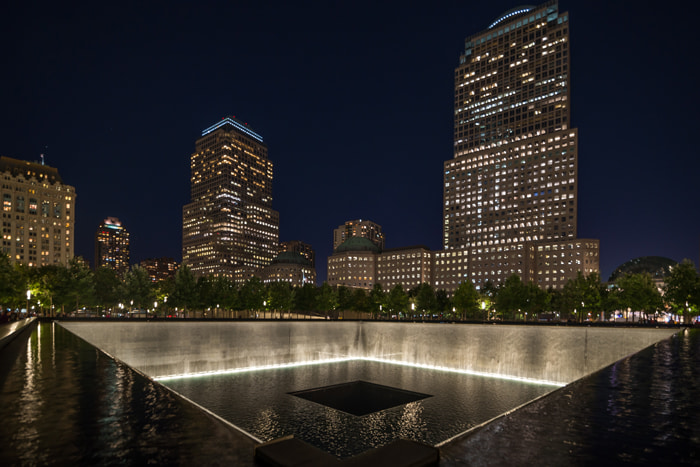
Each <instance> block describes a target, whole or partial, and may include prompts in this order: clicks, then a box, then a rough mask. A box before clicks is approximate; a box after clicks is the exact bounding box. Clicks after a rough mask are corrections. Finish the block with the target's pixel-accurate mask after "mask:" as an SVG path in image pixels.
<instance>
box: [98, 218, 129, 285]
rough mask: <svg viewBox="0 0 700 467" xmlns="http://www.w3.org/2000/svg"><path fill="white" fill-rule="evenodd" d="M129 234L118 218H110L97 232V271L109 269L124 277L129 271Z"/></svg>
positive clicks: (103, 222)
mask: <svg viewBox="0 0 700 467" xmlns="http://www.w3.org/2000/svg"><path fill="white" fill-rule="evenodd" d="M129 259H130V239H129V232H128V231H127V230H126V228H125V227H124V226H123V225H122V223H121V222H120V221H119V219H117V218H116V217H108V218H107V219H105V220H104V221H102V223H101V224H100V226H99V227H98V228H97V231H96V232H95V269H98V268H109V269H113V270H115V271H117V273H118V274H120V275H122V276H123V275H124V274H126V273H127V272H128V271H129Z"/></svg>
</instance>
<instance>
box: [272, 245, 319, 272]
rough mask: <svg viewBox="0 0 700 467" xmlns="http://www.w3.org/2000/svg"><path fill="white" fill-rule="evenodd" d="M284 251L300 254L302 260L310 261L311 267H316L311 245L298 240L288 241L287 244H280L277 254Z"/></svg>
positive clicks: (314, 254)
mask: <svg viewBox="0 0 700 467" xmlns="http://www.w3.org/2000/svg"><path fill="white" fill-rule="evenodd" d="M285 251H292V252H295V253H299V254H301V255H302V256H303V257H304V258H306V259H308V260H309V261H311V266H312V267H314V268H315V267H316V253H314V249H313V248H311V245H309V244H308V243H304V242H302V241H300V240H290V241H287V242H281V243H280V247H279V250H278V252H279V253H283V252H285Z"/></svg>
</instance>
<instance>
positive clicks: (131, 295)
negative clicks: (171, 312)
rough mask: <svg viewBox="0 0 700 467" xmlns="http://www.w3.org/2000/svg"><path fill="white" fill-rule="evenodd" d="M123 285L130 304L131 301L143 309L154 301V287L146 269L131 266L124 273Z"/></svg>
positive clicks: (147, 307)
mask: <svg viewBox="0 0 700 467" xmlns="http://www.w3.org/2000/svg"><path fill="white" fill-rule="evenodd" d="M124 285H125V289H126V298H127V299H128V300H129V303H130V304H131V303H132V302H133V304H134V305H135V306H136V307H137V308H139V309H141V310H144V309H149V308H150V307H151V306H152V305H153V304H154V303H155V299H156V295H155V288H154V287H153V283H152V282H151V278H150V276H149V275H148V271H146V270H145V269H144V268H142V267H141V266H133V267H132V268H131V270H130V271H129V272H128V273H126V278H125V280H124Z"/></svg>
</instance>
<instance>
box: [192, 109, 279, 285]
mask: <svg viewBox="0 0 700 467" xmlns="http://www.w3.org/2000/svg"><path fill="white" fill-rule="evenodd" d="M190 169H191V176H190V188H191V195H190V203H189V204H187V205H185V206H184V208H183V239H182V261H183V263H184V264H187V265H188V266H189V267H190V269H191V270H192V272H193V273H194V274H195V275H197V276H207V275H214V276H225V277H229V278H231V279H233V280H234V281H236V282H239V283H240V282H242V281H245V280H246V279H247V278H249V277H251V276H252V275H253V273H254V272H255V271H258V270H259V269H261V268H263V267H265V266H267V265H269V264H270V263H271V262H272V259H273V258H274V257H275V256H276V255H277V248H278V245H279V214H278V213H277V211H275V210H273V209H272V178H273V175H272V162H271V161H270V160H269V159H268V157H267V146H266V145H265V143H264V142H263V138H262V136H260V135H259V134H258V133H256V132H254V131H253V130H251V129H250V128H249V127H248V125H247V124H246V123H243V122H241V121H240V120H237V119H236V118H234V117H227V118H224V119H222V120H221V121H220V122H218V123H216V124H214V125H212V126H210V127H209V128H207V129H206V130H204V131H202V136H201V138H199V139H198V140H197V141H196V143H195V152H194V153H193V154H192V156H191V161H190Z"/></svg>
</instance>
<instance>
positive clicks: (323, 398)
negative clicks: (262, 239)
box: [288, 381, 431, 416]
mask: <svg viewBox="0 0 700 467" xmlns="http://www.w3.org/2000/svg"><path fill="white" fill-rule="evenodd" d="M288 394H291V395H293V396H297V397H301V398H302V399H306V400H309V401H312V402H316V403H317V404H322V405H325V406H326V407H331V408H333V409H336V410H340V411H342V412H346V413H349V414H352V415H358V416H362V415H367V414H370V413H374V412H379V411H380V410H386V409H389V408H391V407H396V406H398V405H403V404H408V403H409V402H415V401H419V400H421V399H425V398H426V397H431V395H430V394H422V393H420V392H413V391H407V390H405V389H398V388H392V387H389V386H382V385H380V384H374V383H368V382H367V381H353V382H351V383H342V384H334V385H332V386H324V387H321V388H315V389H306V390H304V391H295V392H290V393H288Z"/></svg>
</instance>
